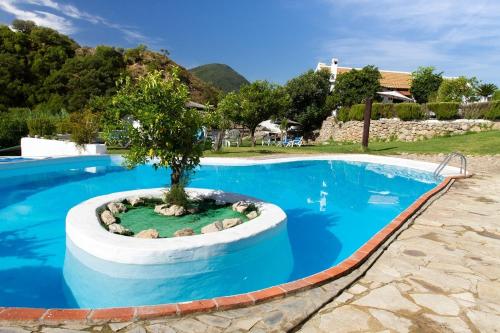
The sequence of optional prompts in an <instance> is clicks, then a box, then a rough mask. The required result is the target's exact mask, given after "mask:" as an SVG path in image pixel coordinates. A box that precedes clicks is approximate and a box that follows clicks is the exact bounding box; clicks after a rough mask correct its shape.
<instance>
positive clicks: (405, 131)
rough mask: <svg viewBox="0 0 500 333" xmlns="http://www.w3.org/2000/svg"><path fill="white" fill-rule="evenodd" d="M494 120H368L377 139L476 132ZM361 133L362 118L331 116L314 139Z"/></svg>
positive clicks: (353, 138) (350, 138)
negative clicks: (351, 118)
mask: <svg viewBox="0 0 500 333" xmlns="http://www.w3.org/2000/svg"><path fill="white" fill-rule="evenodd" d="M496 125H497V124H496V123H494V122H492V121H489V120H483V119H458V120H447V121H444V120H442V121H440V120H421V121H401V120H399V119H397V118H396V119H380V120H372V121H371V124H370V140H380V141H391V140H399V141H417V140H423V139H429V138H432V137H435V136H443V135H459V134H465V133H466V132H470V131H473V132H480V131H485V130H491V129H493V128H498V126H496ZM362 133H363V122H362V121H348V122H341V121H340V122H339V121H337V119H336V118H335V117H328V118H327V119H326V120H325V121H323V125H322V126H321V130H320V133H319V136H318V138H317V139H316V141H319V142H323V141H328V140H333V141H343V142H361V136H362Z"/></svg>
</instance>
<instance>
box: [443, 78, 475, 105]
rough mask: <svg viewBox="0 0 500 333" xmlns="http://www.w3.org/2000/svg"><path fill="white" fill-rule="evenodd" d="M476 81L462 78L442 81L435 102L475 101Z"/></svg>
mask: <svg viewBox="0 0 500 333" xmlns="http://www.w3.org/2000/svg"><path fill="white" fill-rule="evenodd" d="M476 86H477V79H475V78H466V77H464V76H461V77H458V78H456V79H444V80H443V82H442V83H441V85H440V86H439V89H438V92H437V98H436V101H437V102H457V103H461V102H462V100H463V99H465V100H466V101H475V96H476Z"/></svg>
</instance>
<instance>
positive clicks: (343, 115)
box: [337, 107, 349, 122]
mask: <svg viewBox="0 0 500 333" xmlns="http://www.w3.org/2000/svg"><path fill="white" fill-rule="evenodd" d="M337 120H338V121H343V122H346V121H348V120H349V108H346V107H341V108H340V109H339V110H338V111H337Z"/></svg>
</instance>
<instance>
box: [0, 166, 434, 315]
mask: <svg viewBox="0 0 500 333" xmlns="http://www.w3.org/2000/svg"><path fill="white" fill-rule="evenodd" d="M37 163H38V162H37ZM40 163H41V164H40ZM40 163H39V164H38V165H37V166H32V167H23V168H17V169H9V170H0V286H1V288H0V306H29V307H58V308H66V307H108V306H128V305H146V304H160V303H170V302H179V301H187V300H191V299H202V298H211V297H215V296H223V295H230V294H237V293H242V292H247V291H251V290H256V289H261V288H265V287H268V286H271V285H275V284H278V283H283V282H287V281H291V280H295V279H297V278H301V277H304V276H307V275H310V274H313V273H315V272H318V271H321V270H323V269H326V268H328V267H330V266H332V265H335V264H337V263H339V262H341V261H342V260H343V259H345V258H347V257H348V256H349V255H350V254H352V253H353V252H354V251H355V250H356V249H358V248H359V247H360V246H362V245H363V244H364V243H365V242H366V241H367V240H368V239H370V237H372V236H373V235H374V234H375V233H377V232H378V231H379V230H380V229H381V228H383V227H384V226H385V225H386V224H387V223H389V222H390V221H391V220H392V219H393V218H394V217H395V216H396V215H398V214H399V213H400V212H401V211H402V210H404V209H405V208H406V207H408V206H409V205H410V204H411V203H412V202H413V201H415V200H416V199H417V198H418V197H419V196H420V195H422V194H423V193H424V192H426V191H428V190H429V189H431V188H432V187H434V186H435V185H436V182H435V181H434V180H433V178H432V177H431V175H429V174H427V173H423V172H415V171H410V170H407V169H404V168H398V167H391V166H382V165H376V164H367V163H353V162H344V161H301V162H288V163H276V164H265V165H256V166H210V165H205V166H202V167H200V168H199V170H197V171H196V173H195V174H194V176H193V177H192V180H191V182H190V184H189V186H192V187H203V188H216V189H221V190H224V191H231V192H238V193H242V194H246V195H250V196H254V197H257V198H260V199H263V200H265V201H269V202H272V203H274V204H277V205H279V206H280V207H281V208H282V209H283V210H284V211H285V212H286V213H287V216H288V222H287V224H286V225H285V226H284V227H282V228H280V229H279V230H277V231H276V233H275V234H274V235H272V237H267V238H263V239H257V240H256V241H255V243H254V244H253V245H252V246H251V247H248V248H245V249H241V250H237V251H234V253H230V254H228V255H224V256H219V257H215V258H210V259H209V260H206V261H198V262H194V263H181V264H178V265H151V266H146V267H144V266H134V265H119V264H111V263H107V262H103V261H101V260H99V259H97V258H94V257H91V256H89V255H86V254H84V253H81V251H79V250H78V249H77V248H75V247H74V246H73V245H72V244H71V243H70V242H69V241H68V242H67V241H66V236H65V217H66V213H67V211H68V210H69V209H70V208H71V207H73V206H74V205H76V204H78V203H80V202H82V201H84V200H86V199H88V198H91V197H94V196H98V195H103V194H107V193H111V192H117V191H124V190H132V189H139V188H152V187H160V186H165V185H166V183H167V181H168V179H169V177H168V174H167V171H165V170H163V171H154V170H153V169H152V168H151V167H150V166H141V167H138V168H136V169H134V170H126V169H124V168H122V167H121V166H120V164H119V163H117V162H113V161H112V160H111V159H108V158H104V159H103V158H101V159H82V160H78V161H76V162H65V163H64V164H55V163H53V161H52V162H50V163H49V162H47V163H46V165H45V164H44V163H42V162H40Z"/></svg>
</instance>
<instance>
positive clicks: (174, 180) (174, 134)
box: [112, 68, 203, 206]
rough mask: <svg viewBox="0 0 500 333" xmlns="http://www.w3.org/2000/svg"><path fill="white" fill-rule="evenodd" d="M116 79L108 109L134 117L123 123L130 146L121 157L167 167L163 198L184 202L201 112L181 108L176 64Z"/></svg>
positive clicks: (197, 153) (183, 96) (199, 145)
mask: <svg viewBox="0 0 500 333" xmlns="http://www.w3.org/2000/svg"><path fill="white" fill-rule="evenodd" d="M119 84H120V89H119V90H118V92H117V94H116V96H115V97H114V98H113V101H112V103H113V108H114V110H115V112H116V113H117V114H120V115H130V116H132V117H133V119H134V120H135V122H134V123H133V124H128V125H126V131H127V134H128V135H129V138H130V150H129V151H128V152H127V153H126V154H125V156H124V157H125V165H126V166H127V167H130V168H132V167H135V166H137V165H140V164H146V163H152V165H153V167H154V168H155V169H158V168H170V170H171V174H170V191H169V192H168V193H167V194H166V198H165V199H166V201H167V203H170V204H175V205H179V206H186V205H187V203H188V198H187V194H186V192H185V190H184V186H185V184H186V181H187V177H188V175H189V173H190V172H191V171H192V170H193V169H194V168H195V167H196V166H197V165H198V164H199V162H200V157H201V155H202V154H203V142H201V141H200V140H198V133H199V131H200V129H201V128H202V125H203V117H202V115H201V114H200V112H199V111H197V110H195V109H190V108H188V107H186V103H187V102H188V100H189V91H188V87H187V86H186V85H185V84H183V83H182V82H181V81H180V79H179V76H178V69H177V68H174V69H173V70H172V71H170V72H168V73H164V72H161V71H154V72H151V73H149V74H147V75H145V76H143V77H141V78H139V79H138V80H137V82H132V81H131V79H130V78H128V77H127V78H125V79H123V80H121V81H120V82H119Z"/></svg>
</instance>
